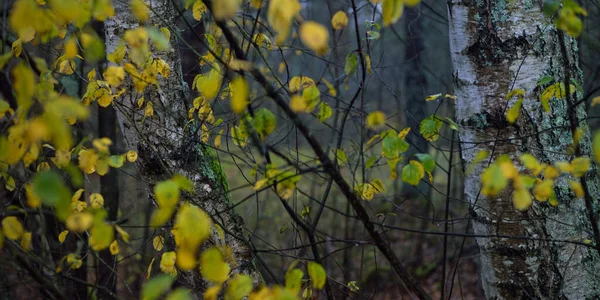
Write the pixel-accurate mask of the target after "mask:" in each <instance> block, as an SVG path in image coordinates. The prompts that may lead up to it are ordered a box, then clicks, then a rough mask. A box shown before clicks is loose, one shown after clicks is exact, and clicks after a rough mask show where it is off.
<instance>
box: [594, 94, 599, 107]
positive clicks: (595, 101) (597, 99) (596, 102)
mask: <svg viewBox="0 0 600 300" xmlns="http://www.w3.org/2000/svg"><path fill="white" fill-rule="evenodd" d="M598 103H600V96H596V97H594V98H592V107H594V106H596V105H597V104H598Z"/></svg>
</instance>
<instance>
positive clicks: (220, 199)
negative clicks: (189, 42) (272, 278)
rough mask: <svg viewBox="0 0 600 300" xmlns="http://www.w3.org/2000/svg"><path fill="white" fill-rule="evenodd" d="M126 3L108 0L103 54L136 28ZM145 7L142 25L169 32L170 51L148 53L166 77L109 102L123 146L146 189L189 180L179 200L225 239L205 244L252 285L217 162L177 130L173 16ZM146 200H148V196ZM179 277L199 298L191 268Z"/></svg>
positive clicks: (163, 0) (182, 115)
mask: <svg viewBox="0 0 600 300" xmlns="http://www.w3.org/2000/svg"><path fill="white" fill-rule="evenodd" d="M128 3H129V1H113V4H114V6H115V12H116V15H115V17H113V18H111V19H108V20H106V23H105V35H106V49H107V53H111V52H113V51H114V50H115V49H116V47H117V45H118V43H119V40H120V39H121V37H122V36H123V34H124V32H125V31H126V30H128V29H133V28H136V27H138V26H139V25H138V21H137V20H136V19H135V18H134V17H133V16H132V14H131V9H130V7H129V5H128ZM146 3H148V4H149V5H150V10H151V14H150V20H149V21H148V22H147V23H146V24H144V25H145V26H147V27H152V26H154V25H157V26H158V28H161V27H167V28H168V29H169V30H170V31H171V32H172V34H171V46H172V48H173V49H172V50H171V51H166V52H161V51H157V50H155V51H153V53H154V55H155V58H156V57H157V56H159V57H160V58H162V59H163V60H164V61H166V62H167V63H168V65H169V67H170V69H171V74H170V76H169V77H168V78H163V77H160V76H159V87H158V88H156V87H150V85H149V86H148V88H147V89H146V91H145V92H144V95H139V94H137V93H135V90H134V89H133V87H132V86H131V82H130V83H129V84H130V88H128V89H127V90H128V92H126V93H125V94H124V95H122V96H121V97H120V98H119V99H116V100H115V104H114V105H115V107H116V109H117V112H118V113H117V115H118V120H119V122H120V126H121V129H122V131H123V135H124V136H125V139H126V144H127V145H128V147H129V148H130V149H134V150H137V151H138V153H139V159H138V161H137V166H138V170H139V172H140V174H141V177H142V178H143V179H144V180H145V181H146V182H148V183H149V186H148V190H149V191H150V190H151V187H152V186H153V184H154V183H156V182H158V181H162V180H166V179H168V178H170V177H171V176H172V175H174V174H176V173H178V174H181V175H184V176H185V177H187V178H189V179H191V180H192V181H193V182H194V189H195V193H194V195H190V196H189V197H186V199H185V200H188V201H190V202H192V203H194V204H196V205H198V206H199V207H201V208H202V209H204V210H205V211H206V212H207V213H209V214H210V215H211V216H212V218H213V220H214V221H215V222H217V223H218V224H219V225H220V226H221V227H222V228H223V230H224V232H225V239H224V240H221V238H219V235H218V234H217V232H216V230H215V231H214V232H213V234H212V237H211V239H210V241H209V242H208V243H211V244H213V245H227V246H229V247H231V250H232V258H233V259H232V260H233V263H232V265H231V268H232V273H245V274H249V275H251V276H252V277H253V278H254V279H255V283H256V282H258V281H260V280H261V277H260V275H259V274H258V273H257V272H256V270H255V268H254V265H253V263H252V254H251V252H250V249H249V246H248V244H247V242H246V240H245V239H244V233H243V231H242V220H241V218H240V217H239V216H238V215H236V214H235V213H234V212H233V209H232V208H231V205H230V199H229V191H228V185H227V179H226V177H225V174H224V172H223V171H222V169H221V166H220V163H219V161H218V158H217V157H216V155H215V154H214V153H212V152H211V151H210V150H209V149H208V148H206V147H204V146H203V145H201V144H200V137H199V133H197V135H194V134H193V133H190V132H188V131H185V132H184V131H183V128H184V126H185V124H186V122H187V111H188V109H189V107H188V103H186V101H187V99H188V94H189V91H188V87H187V84H186V83H185V82H184V80H183V75H182V72H181V58H180V53H179V49H178V46H177V38H176V36H177V34H176V32H175V30H176V28H175V27H174V25H175V17H176V16H177V15H178V14H177V12H176V11H175V9H174V7H173V5H172V1H170V0H151V1H146ZM141 96H144V98H145V101H150V102H152V103H153V106H154V110H155V115H154V116H153V117H151V118H146V119H145V120H144V121H143V122H141V120H142V119H143V118H144V117H143V113H144V112H143V109H139V108H138V106H137V103H136V102H137V100H138V99H139V98H140V97H141ZM149 198H150V200H153V198H152V193H150V197H149ZM182 275H183V277H184V278H185V280H186V281H187V282H185V284H187V285H188V287H189V288H191V289H193V290H194V292H196V293H198V294H199V295H200V294H202V292H203V291H204V290H205V288H207V286H206V283H205V282H203V281H202V279H201V277H200V276H199V274H198V272H197V269H196V271H193V272H184V273H183V274H182ZM200 298H201V297H200Z"/></svg>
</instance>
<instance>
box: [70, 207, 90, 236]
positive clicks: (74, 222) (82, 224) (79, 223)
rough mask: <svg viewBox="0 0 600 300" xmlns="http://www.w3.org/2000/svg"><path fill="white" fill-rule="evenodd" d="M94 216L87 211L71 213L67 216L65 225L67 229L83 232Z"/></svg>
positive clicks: (88, 226)
mask: <svg viewBox="0 0 600 300" xmlns="http://www.w3.org/2000/svg"><path fill="white" fill-rule="evenodd" d="M93 222H94V217H93V216H92V214H90V213H88V212H80V213H73V214H70V215H69V217H67V220H66V221H65V225H66V226H67V229H69V231H75V232H83V231H86V230H88V229H89V228H90V227H92V223H93Z"/></svg>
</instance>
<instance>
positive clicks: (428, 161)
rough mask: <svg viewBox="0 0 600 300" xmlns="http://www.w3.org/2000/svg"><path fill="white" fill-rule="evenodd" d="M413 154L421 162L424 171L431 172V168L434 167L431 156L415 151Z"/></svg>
mask: <svg viewBox="0 0 600 300" xmlns="http://www.w3.org/2000/svg"><path fill="white" fill-rule="evenodd" d="M415 156H416V157H417V158H418V159H419V160H420V161H421V164H423V167H424V168H425V171H427V172H433V169H434V168H435V161H434V160H433V157H431V155H429V154H427V153H417V154H415Z"/></svg>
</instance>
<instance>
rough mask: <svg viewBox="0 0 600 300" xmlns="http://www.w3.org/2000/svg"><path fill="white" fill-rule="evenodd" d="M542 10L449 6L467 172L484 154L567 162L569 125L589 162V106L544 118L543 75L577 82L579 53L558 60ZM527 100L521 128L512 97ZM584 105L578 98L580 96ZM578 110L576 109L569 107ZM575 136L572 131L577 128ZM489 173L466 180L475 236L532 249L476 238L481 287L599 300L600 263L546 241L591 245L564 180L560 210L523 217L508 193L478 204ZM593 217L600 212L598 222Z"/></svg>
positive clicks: (594, 185) (589, 252)
mask: <svg viewBox="0 0 600 300" xmlns="http://www.w3.org/2000/svg"><path fill="white" fill-rule="evenodd" d="M542 2H543V1H541V0H539V1H538V0H533V1H532V0H515V1H495V0H480V1H469V0H453V1H452V3H451V4H449V5H450V6H449V20H450V47H451V55H452V61H453V64H454V74H453V75H454V84H455V89H456V95H457V96H458V100H457V102H456V115H457V121H458V123H459V124H460V139H461V144H462V156H463V159H464V161H465V162H466V163H467V164H468V163H469V162H471V161H473V158H474V156H475V155H476V154H477V153H478V152H479V151H480V150H487V151H489V153H491V154H492V155H491V158H492V159H495V158H497V157H498V156H499V155H502V154H508V155H510V157H511V158H512V159H513V161H517V160H518V157H519V156H520V155H521V154H523V153H525V152H528V153H531V154H533V155H534V156H535V157H536V158H537V159H538V161H541V162H544V163H555V162H558V161H570V160H571V159H572V158H573V156H571V155H569V154H567V149H568V148H569V146H571V145H572V144H573V135H572V128H573V125H574V124H572V123H573V120H575V121H577V123H579V124H577V127H579V128H581V129H583V131H584V132H585V136H584V138H583V139H582V142H581V145H580V149H581V152H582V153H583V154H586V153H587V154H588V155H589V153H591V146H590V133H589V129H588V127H587V123H586V112H585V107H584V105H579V106H578V107H577V108H576V109H575V110H574V114H575V115H576V118H570V116H569V115H568V113H567V112H568V111H569V107H572V105H573V103H568V101H565V99H552V100H551V101H550V104H551V109H552V111H551V112H550V113H547V112H544V110H543V109H542V107H541V104H540V101H539V100H538V99H539V95H540V93H541V91H542V90H543V88H541V87H538V86H537V83H538V81H539V79H540V78H542V77H543V76H544V75H549V76H552V77H553V79H554V81H553V83H554V82H563V80H564V78H565V74H564V69H563V64H564V63H568V64H569V68H568V69H570V74H571V75H570V76H571V77H572V79H574V80H575V81H577V82H581V80H582V78H581V72H580V70H579V69H578V60H577V57H578V56H577V44H576V42H575V40H574V39H571V38H565V39H564V42H565V44H566V48H567V56H568V61H566V62H565V60H564V59H563V55H561V48H560V43H559V41H560V40H559V38H560V35H559V34H558V32H557V31H556V29H555V27H554V26H553V24H552V23H551V21H550V20H548V19H545V17H544V15H543V12H542ZM519 88H520V89H524V90H525V91H526V95H525V100H524V103H523V109H521V115H520V117H519V119H518V121H517V122H516V123H515V124H512V125H511V124H509V123H507V121H506V117H505V115H506V111H507V109H508V107H509V106H510V105H512V104H513V102H512V101H511V102H510V103H509V102H507V100H506V98H505V97H506V94H507V93H508V92H509V91H510V90H513V89H519ZM574 98H575V99H581V93H580V92H577V93H576V94H575V95H574ZM571 102H573V100H572V101H571ZM577 127H575V128H577ZM486 166H487V162H486V163H482V164H479V165H478V166H477V167H476V168H475V169H474V171H473V172H471V173H470V174H467V175H466V180H465V196H466V199H467V200H468V201H470V203H471V214H472V217H473V229H474V231H475V234H477V235H510V236H526V237H532V238H537V239H541V240H532V239H512V238H511V239H498V238H477V243H478V244H479V246H480V249H481V277H482V283H483V287H484V290H485V293H486V296H487V297H488V298H489V299H592V298H595V299H597V298H598V297H600V290H599V288H598V287H599V284H598V283H600V280H599V276H598V274H600V273H599V272H598V270H600V269H599V257H598V255H597V252H596V251H595V250H594V249H591V248H587V247H583V246H580V245H576V244H572V243H558V242H552V241H548V240H578V241H581V240H582V239H590V240H594V238H593V235H592V234H591V232H592V230H591V229H590V228H591V222H590V218H589V217H588V210H586V205H585V202H584V200H582V199H577V198H576V197H575V196H574V195H573V194H572V193H571V192H570V191H569V187H568V179H567V178H561V179H560V180H557V184H556V187H555V193H556V196H557V198H558V202H559V205H558V206H557V207H552V206H550V205H549V204H548V203H540V202H536V203H534V204H533V206H532V207H531V208H530V209H529V210H528V211H526V212H523V213H521V212H518V211H516V210H515V209H514V208H513V204H512V201H511V193H512V190H510V189H508V190H506V191H504V192H503V193H501V194H500V195H499V196H498V197H496V198H486V197H485V196H483V195H480V188H481V185H480V178H481V174H482V171H483V169H484V168H485V167H486ZM563 177H564V176H563ZM584 181H585V183H586V184H587V186H588V187H589V188H588V191H587V192H588V194H589V196H590V197H591V199H594V201H595V200H596V199H600V194H599V189H598V187H599V184H598V178H597V175H596V170H595V169H594V170H591V171H589V172H588V173H587V175H586V177H584ZM596 213H597V209H595V211H594V214H596Z"/></svg>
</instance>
